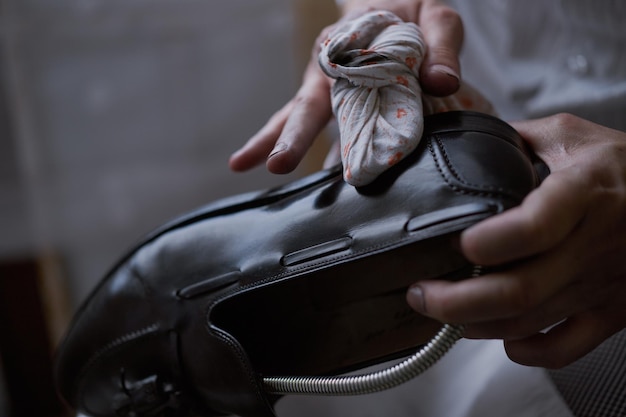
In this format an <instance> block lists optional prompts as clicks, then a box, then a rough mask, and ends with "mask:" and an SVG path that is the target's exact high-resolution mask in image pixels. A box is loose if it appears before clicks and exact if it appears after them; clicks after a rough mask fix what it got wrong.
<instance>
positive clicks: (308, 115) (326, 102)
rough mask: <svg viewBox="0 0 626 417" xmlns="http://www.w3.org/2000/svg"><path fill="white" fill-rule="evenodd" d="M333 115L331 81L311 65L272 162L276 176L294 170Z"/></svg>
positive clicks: (315, 64)
mask: <svg viewBox="0 0 626 417" xmlns="http://www.w3.org/2000/svg"><path fill="white" fill-rule="evenodd" d="M331 116H332V110H331V105H330V84H329V79H328V78H327V77H326V75H324V73H322V71H321V69H319V66H318V65H317V62H311V63H310V64H309V68H308V69H307V72H306V74H305V80H304V81H303V84H302V87H300V90H299V91H298V93H297V95H296V97H295V98H294V102H293V107H292V108H291V111H290V113H289V117H288V119H287V121H286V122H285V125H284V126H283V128H282V132H281V134H280V137H279V138H278V140H277V141H276V144H275V146H274V148H273V149H272V151H271V153H270V155H269V157H268V159H267V168H268V170H269V171H270V172H273V173H275V174H284V173H288V172H291V171H293V170H294V169H295V168H296V166H297V165H298V163H299V162H300V161H301V160H302V158H303V157H304V155H305V153H306V151H307V150H308V149H309V148H310V146H311V144H312V143H313V141H314V140H315V138H316V137H317V135H318V134H319V133H320V131H321V130H322V129H323V128H324V126H326V124H327V123H328V121H329V120H330V118H331Z"/></svg>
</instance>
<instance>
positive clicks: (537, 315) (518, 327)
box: [463, 282, 595, 340]
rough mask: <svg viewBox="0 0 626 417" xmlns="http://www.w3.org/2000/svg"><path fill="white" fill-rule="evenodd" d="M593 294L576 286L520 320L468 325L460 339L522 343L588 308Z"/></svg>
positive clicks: (561, 292) (553, 297) (557, 294)
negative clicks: (462, 337) (521, 341)
mask: <svg viewBox="0 0 626 417" xmlns="http://www.w3.org/2000/svg"><path fill="white" fill-rule="evenodd" d="M592 292H593V291H592V289H590V288H589V286H588V285H585V284H584V283H582V282H575V283H573V284H570V285H569V286H567V287H566V288H565V289H564V290H562V291H559V292H557V293H556V294H555V295H554V296H552V297H550V298H548V299H547V300H546V301H544V302H543V303H541V304H539V305H538V306H537V307H535V308H533V309H531V310H530V311H529V312H527V313H525V314H523V315H521V316H517V317H512V318H509V319H502V320H494V321H487V322H480V323H475V324H471V325H468V326H466V328H465V332H464V334H463V335H464V336H465V337H466V338H468V339H504V340H519V339H525V338H528V337H530V336H533V335H535V334H537V333H539V332H541V331H542V330H544V329H547V328H549V327H551V326H553V325H555V324H556V323H559V322H561V321H562V320H564V319H566V318H567V317H571V316H573V315H576V314H579V313H581V312H583V311H586V310H588V309H589V308H591V307H592V306H593V304H594V302H595V299H592V297H591V296H590V294H591V293H592Z"/></svg>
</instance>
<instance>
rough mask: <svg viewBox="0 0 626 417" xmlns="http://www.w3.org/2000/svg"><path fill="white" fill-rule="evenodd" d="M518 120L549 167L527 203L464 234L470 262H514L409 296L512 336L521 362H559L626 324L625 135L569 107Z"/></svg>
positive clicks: (421, 307)
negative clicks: (562, 111) (569, 112)
mask: <svg viewBox="0 0 626 417" xmlns="http://www.w3.org/2000/svg"><path fill="white" fill-rule="evenodd" d="M514 127H515V128H516V129H517V130H518V131H519V132H520V133H521V135H522V136H523V137H524V139H525V140H526V141H527V142H528V143H529V144H530V146H531V147H532V149H533V150H534V152H535V153H536V154H537V155H538V156H539V157H540V158H541V159H543V160H544V161H545V162H546V163H547V165H548V166H549V168H550V170H551V174H550V175H549V176H548V177H547V178H546V180H545V181H544V182H543V183H542V185H541V186H540V187H539V188H538V189H536V190H535V191H534V192H532V193H531V194H530V195H529V196H528V197H527V198H526V200H525V201H524V202H523V204H522V205H521V206H519V207H518V208H513V209H511V210H509V211H507V212H505V213H502V214H501V215H498V216H495V217H493V218H491V219H488V220H486V221H484V222H482V223H480V224H477V225H475V226H474V227H472V228H470V229H468V230H466V231H465V232H464V233H463V235H462V238H461V247H462V250H463V252H464V254H465V255H466V256H467V257H468V258H469V259H470V260H471V261H473V262H476V263H478V264H483V265H488V266H493V265H503V264H509V266H507V267H506V268H503V269H499V270H498V271H497V272H494V273H491V274H488V275H485V276H482V277H479V278H475V279H470V280H465V281H461V282H457V283H449V282H444V281H427V282H419V283H418V284H417V285H416V286H414V287H413V288H412V289H411V290H410V291H409V293H408V295H407V299H408V302H409V304H410V305H411V306H412V307H414V308H415V309H416V310H417V311H419V312H421V313H424V314H426V315H429V316H431V317H434V318H436V319H439V320H442V321H444V322H451V323H465V324H467V330H466V336H467V337H470V338H502V339H504V344H505V348H506V350H507V354H508V355H509V357H510V358H511V359H513V360H514V361H516V362H519V363H522V364H526V365H533V366H545V367H550V368H557V367H561V366H564V365H567V364H568V363H570V362H572V361H574V360H576V359H578V358H580V357H581V356H583V355H585V354H586V353H588V352H589V351H591V350H592V349H593V348H595V347H596V346H597V345H599V344H600V343H601V342H602V341H604V340H605V339H606V338H608V337H609V336H611V335H612V334H614V333H616V332H618V331H619V330H621V329H623V328H624V327H625V326H626V302H625V301H626V264H625V263H624V256H625V255H626V133H624V132H620V131H616V130H612V129H608V128H605V127H602V126H598V125H596V124H593V123H591V122H588V121H585V120H582V119H579V118H576V117H574V116H571V115H557V116H553V117H549V118H546V119H541V120H534V121H526V122H520V123H515V124H514ZM550 326H553V327H550ZM546 328H549V330H547V331H545V329H546ZM542 331H543V332H542Z"/></svg>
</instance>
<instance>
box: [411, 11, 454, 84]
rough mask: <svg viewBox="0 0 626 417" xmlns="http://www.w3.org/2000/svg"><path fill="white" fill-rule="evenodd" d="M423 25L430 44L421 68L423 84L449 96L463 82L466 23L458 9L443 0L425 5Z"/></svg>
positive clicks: (421, 19)
mask: <svg viewBox="0 0 626 417" xmlns="http://www.w3.org/2000/svg"><path fill="white" fill-rule="evenodd" d="M419 25H420V27H421V29H422V32H423V34H424V39H425V41H426V45H428V49H427V53H426V58H425V60H424V62H423V63H422V66H421V68H420V81H421V85H422V88H423V89H424V91H425V92H426V93H428V94H431V95H434V96H447V95H450V94H453V93H454V92H456V90H458V89H459V86H460V79H461V75H460V74H461V66H460V64H459V53H460V51H461V46H462V44H463V23H462V21H461V18H460V17H459V15H458V13H457V12H456V11H455V10H454V9H452V8H450V7H448V6H445V5H443V4H441V3H440V2H433V1H431V2H427V3H425V4H424V5H423V6H422V9H421V11H420V16H419Z"/></svg>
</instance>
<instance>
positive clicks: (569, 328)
mask: <svg viewBox="0 0 626 417" xmlns="http://www.w3.org/2000/svg"><path fill="white" fill-rule="evenodd" d="M606 323H607V320H603V319H602V317H601V316H598V315H595V314H593V313H590V314H581V315H578V316H574V317H571V318H569V319H567V320H565V321H564V322H562V323H560V324H558V325H556V326H554V327H553V328H551V329H549V330H548V331H547V332H546V333H538V334H535V335H533V336H531V337H528V338H526V339H522V340H511V341H505V342H504V347H505V349H506V352H507V355H508V356H509V358H510V359H511V360H513V361H515V362H517V363H520V364H522V365H527V366H541V367H545V368H551V369H556V368H561V367H563V366H565V365H568V364H570V363H572V362H574V361H575V360H577V359H579V358H581V357H583V356H584V355H586V354H587V353H589V352H591V351H592V350H593V349H594V348H595V347H596V346H598V345H599V344H600V343H602V341H604V340H605V339H606V338H608V337H609V336H611V335H612V334H613V333H614V332H615V331H616V329H612V328H610V327H609V326H607V325H606Z"/></svg>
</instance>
